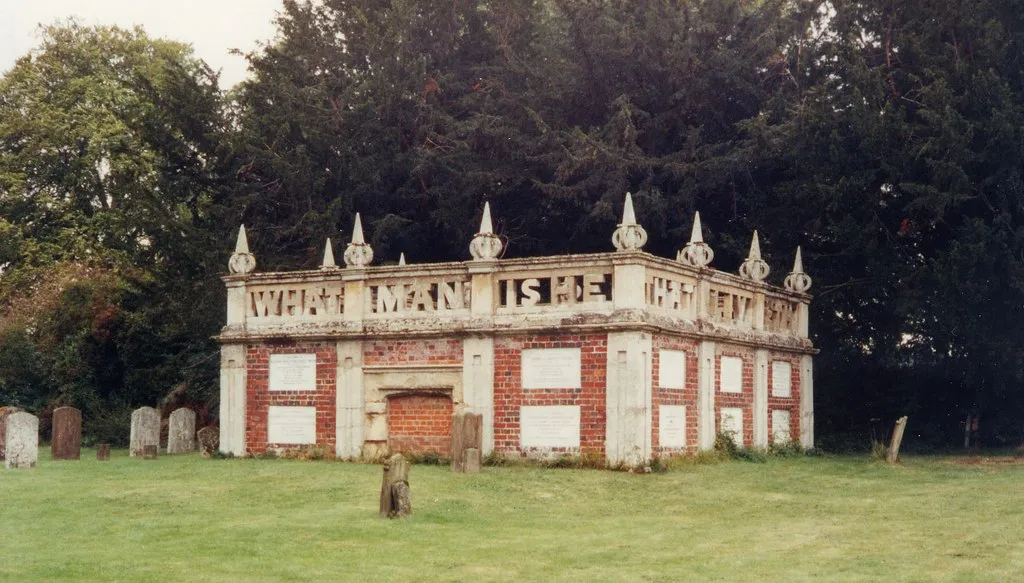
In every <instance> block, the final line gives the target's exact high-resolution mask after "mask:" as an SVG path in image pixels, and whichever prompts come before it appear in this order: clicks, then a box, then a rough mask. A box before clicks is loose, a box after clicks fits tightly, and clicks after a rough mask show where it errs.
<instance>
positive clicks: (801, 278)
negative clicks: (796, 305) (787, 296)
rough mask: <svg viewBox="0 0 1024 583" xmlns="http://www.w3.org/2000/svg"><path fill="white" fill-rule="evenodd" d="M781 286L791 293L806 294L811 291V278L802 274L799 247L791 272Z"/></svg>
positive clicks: (801, 259) (802, 262)
mask: <svg viewBox="0 0 1024 583" xmlns="http://www.w3.org/2000/svg"><path fill="white" fill-rule="evenodd" d="M782 285H783V286H785V287H786V289H788V290H789V291H791V292H797V293H807V290H809V289H811V277H810V276H809V275H807V274H806V273H804V261H803V258H802V257H800V247H799V246H797V248H796V258H795V259H794V260H793V271H790V272H789V275H787V276H786V279H785V280H783V282H782Z"/></svg>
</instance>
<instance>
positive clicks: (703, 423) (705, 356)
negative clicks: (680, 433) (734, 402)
mask: <svg viewBox="0 0 1024 583" xmlns="http://www.w3.org/2000/svg"><path fill="white" fill-rule="evenodd" d="M697 370H698V376H697V444H698V447H699V448H700V449H705V450H706V449H712V448H714V447H715V422H716V419H715V343H714V342H711V341H708V340H704V341H702V342H701V343H700V344H699V345H698V346H697Z"/></svg>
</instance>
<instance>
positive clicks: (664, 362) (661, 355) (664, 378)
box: [658, 350, 686, 389]
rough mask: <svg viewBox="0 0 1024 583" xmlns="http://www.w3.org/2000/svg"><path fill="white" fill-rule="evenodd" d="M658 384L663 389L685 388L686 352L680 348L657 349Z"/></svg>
mask: <svg viewBox="0 0 1024 583" xmlns="http://www.w3.org/2000/svg"><path fill="white" fill-rule="evenodd" d="M658 386H660V387H662V388H664V389H685V388H686V353H685V352H683V351H681V350H660V351H658Z"/></svg>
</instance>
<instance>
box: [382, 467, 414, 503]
mask: <svg viewBox="0 0 1024 583" xmlns="http://www.w3.org/2000/svg"><path fill="white" fill-rule="evenodd" d="M410 514H412V493H411V492H410V491H409V462H408V460H406V459H405V458H404V457H402V454H400V453H396V454H395V455H393V456H391V458H390V459H388V461H386V462H384V480H383V482H382V483H381V486H380V517H381V518H395V517H402V516H409V515H410Z"/></svg>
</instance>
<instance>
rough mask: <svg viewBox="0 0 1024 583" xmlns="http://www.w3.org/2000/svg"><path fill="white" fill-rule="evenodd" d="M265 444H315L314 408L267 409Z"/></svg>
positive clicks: (276, 407)
mask: <svg viewBox="0 0 1024 583" xmlns="http://www.w3.org/2000/svg"><path fill="white" fill-rule="evenodd" d="M267 443H283V444H289V445H297V444H315V443H316V407H278V406H271V407H269V408H268V410H267Z"/></svg>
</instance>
